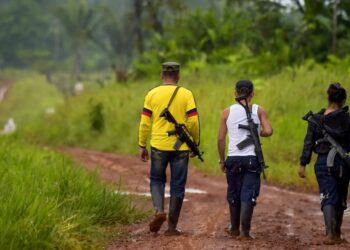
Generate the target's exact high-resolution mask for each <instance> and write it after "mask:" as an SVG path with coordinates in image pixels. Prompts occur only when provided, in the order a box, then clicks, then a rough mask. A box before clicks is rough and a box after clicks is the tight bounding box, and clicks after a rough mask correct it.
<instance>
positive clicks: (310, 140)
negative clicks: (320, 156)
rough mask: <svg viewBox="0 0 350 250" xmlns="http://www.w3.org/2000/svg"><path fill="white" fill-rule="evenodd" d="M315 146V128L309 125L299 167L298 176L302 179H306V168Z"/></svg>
mask: <svg viewBox="0 0 350 250" xmlns="http://www.w3.org/2000/svg"><path fill="white" fill-rule="evenodd" d="M313 146H314V128H313V126H312V125H311V124H310V123H309V124H308V127H307V132H306V136H305V139H304V147H303V152H302V154H301V156H300V167H299V171H298V174H299V176H300V177H301V178H304V177H305V167H306V165H307V164H309V163H310V161H311V156H312V149H313Z"/></svg>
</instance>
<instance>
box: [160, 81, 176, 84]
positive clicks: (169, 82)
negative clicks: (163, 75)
mask: <svg viewBox="0 0 350 250" xmlns="http://www.w3.org/2000/svg"><path fill="white" fill-rule="evenodd" d="M176 84H177V82H172V81H164V82H163V85H176Z"/></svg>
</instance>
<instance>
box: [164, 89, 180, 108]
mask: <svg viewBox="0 0 350 250" xmlns="http://www.w3.org/2000/svg"><path fill="white" fill-rule="evenodd" d="M180 88H181V87H180V86H177V87H176V89H175V90H174V92H173V94H172V96H171V98H170V100H169V103H168V106H167V108H169V107H170V105H171V104H172V103H173V101H174V98H175V96H176V94H177V92H178V91H179V89H180Z"/></svg>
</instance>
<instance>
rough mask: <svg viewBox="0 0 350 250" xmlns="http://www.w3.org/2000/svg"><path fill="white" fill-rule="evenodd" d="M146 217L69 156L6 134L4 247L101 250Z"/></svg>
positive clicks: (0, 244)
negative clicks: (116, 229) (115, 229)
mask: <svg viewBox="0 0 350 250" xmlns="http://www.w3.org/2000/svg"><path fill="white" fill-rule="evenodd" d="M114 189H116V187H115V188H114ZM143 216H144V214H143V213H141V212H140V211H138V210H137V209H135V208H134V207H133V206H132V204H131V201H130V199H129V198H128V197H126V196H123V195H120V194H116V193H115V192H114V190H113V188H112V187H106V186H105V185H103V184H101V183H100V182H99V180H98V178H97V175H96V174H92V173H88V172H86V171H84V170H83V169H82V168H79V167H76V166H75V164H74V163H73V162H72V161H70V160H69V159H68V158H66V157H65V156H62V155H60V154H57V153H53V152H50V151H47V150H42V149H37V148H33V147H31V146H27V145H25V144H24V143H23V142H22V141H18V139H16V138H14V137H2V138H0V249H21V250H22V249H99V248H103V246H104V244H105V241H106V240H107V239H108V237H109V236H111V233H110V232H111V230H109V229H108V227H109V226H113V225H117V224H125V223H131V222H134V221H137V220H139V219H141V218H142V217H143Z"/></svg>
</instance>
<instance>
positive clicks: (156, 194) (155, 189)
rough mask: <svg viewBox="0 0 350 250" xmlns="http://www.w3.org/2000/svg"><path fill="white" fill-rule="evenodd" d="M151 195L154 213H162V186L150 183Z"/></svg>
mask: <svg viewBox="0 0 350 250" xmlns="http://www.w3.org/2000/svg"><path fill="white" fill-rule="evenodd" d="M151 195H152V201H153V207H154V209H155V210H156V213H164V186H162V185H152V186H151Z"/></svg>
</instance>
